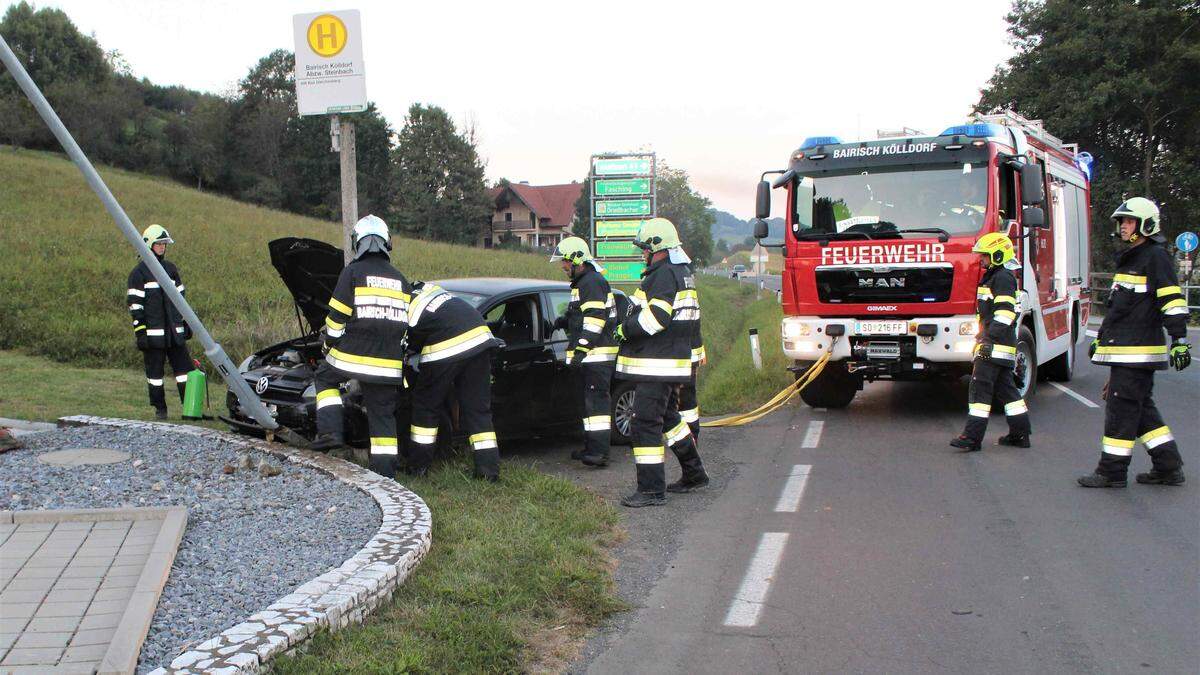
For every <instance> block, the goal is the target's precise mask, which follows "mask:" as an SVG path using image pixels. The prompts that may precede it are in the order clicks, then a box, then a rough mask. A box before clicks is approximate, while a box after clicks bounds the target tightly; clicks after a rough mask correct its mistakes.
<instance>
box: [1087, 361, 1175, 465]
mask: <svg viewBox="0 0 1200 675" xmlns="http://www.w3.org/2000/svg"><path fill="white" fill-rule="evenodd" d="M1153 393H1154V371H1153V370H1148V369H1145V368H1126V367H1123V366H1113V367H1112V368H1111V371H1110V372H1109V375H1108V396H1107V398H1106V399H1105V401H1104V439H1103V441H1102V445H1103V448H1102V449H1101V452H1100V465H1099V466H1098V467H1096V473H1098V474H1100V475H1102V476H1106V477H1108V478H1111V479H1116V480H1125V473H1126V471H1127V470H1128V469H1129V461H1130V460H1131V459H1132V458H1133V446H1134V445H1136V444H1137V443H1138V442H1139V441H1140V442H1141V443H1142V445H1144V446H1146V452H1147V453H1148V454H1149V455H1150V462H1151V464H1152V465H1153V466H1154V470H1155V471H1160V472H1163V473H1169V472H1172V471H1177V470H1179V469H1180V468H1181V467H1182V466H1183V459H1182V458H1181V457H1180V456H1179V447H1178V446H1177V445H1175V437H1174V436H1172V435H1171V429H1170V428H1169V427H1167V425H1166V424H1165V423H1164V422H1163V418H1162V415H1161V414H1160V413H1159V412H1158V407H1157V406H1155V405H1154V398H1153Z"/></svg>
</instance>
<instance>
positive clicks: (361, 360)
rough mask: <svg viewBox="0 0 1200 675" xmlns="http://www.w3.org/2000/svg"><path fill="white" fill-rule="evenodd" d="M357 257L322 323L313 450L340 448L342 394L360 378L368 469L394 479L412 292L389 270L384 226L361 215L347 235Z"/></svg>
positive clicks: (344, 274) (397, 273)
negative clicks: (323, 351) (323, 353)
mask: <svg viewBox="0 0 1200 675" xmlns="http://www.w3.org/2000/svg"><path fill="white" fill-rule="evenodd" d="M351 236H352V238H353V245H354V259H353V260H352V261H351V262H350V264H349V265H347V266H346V267H345V268H344V269H343V270H342V274H341V276H339V277H338V282H337V287H336V288H335V289H334V291H333V296H332V297H330V299H329V316H327V317H326V319H325V326H324V328H323V329H322V330H323V331H324V332H325V346H326V348H327V349H328V352H327V354H326V356H325V362H324V363H322V364H321V365H320V367H318V368H317V373H316V378H315V380H316V382H315V384H316V390H317V432H318V435H317V438H316V440H315V441H314V443H313V449H314V450H329V449H331V448H336V447H339V446H341V445H342V444H343V443H344V442H345V436H344V420H343V404H342V391H343V387H344V385H345V383H346V382H347V381H348V380H351V379H354V380H358V382H359V384H360V385H361V387H362V396H363V405H364V407H365V408H366V410H367V428H368V432H369V433H370V438H371V460H370V467H371V470H372V471H374V472H375V473H378V474H381V475H383V476H387V477H389V478H392V477H394V476H395V473H396V469H397V466H398V463H399V444H398V443H397V439H396V403H397V400H398V398H399V395H400V387H401V386H402V384H403V382H404V376H403V369H404V338H405V333H406V332H407V330H408V308H409V303H410V302H411V301H412V286H411V285H410V284H409V283H408V280H407V279H405V278H404V275H403V274H401V273H400V271H399V270H397V269H396V268H395V267H392V264H391V261H390V260H389V258H388V252H389V251H391V250H392V244H391V235H390V233H389V232H388V227H387V224H386V223H384V222H383V220H382V219H381V218H378V217H377V216H366V217H365V218H362V219H361V220H359V221H358V223H356V224H355V225H354V230H353V232H352V234H351Z"/></svg>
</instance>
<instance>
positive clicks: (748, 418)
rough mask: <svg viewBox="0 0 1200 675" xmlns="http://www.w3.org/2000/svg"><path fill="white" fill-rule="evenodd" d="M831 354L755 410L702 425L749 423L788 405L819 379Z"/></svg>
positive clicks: (824, 356) (820, 359) (723, 425)
mask: <svg viewBox="0 0 1200 675" xmlns="http://www.w3.org/2000/svg"><path fill="white" fill-rule="evenodd" d="M829 356H830V352H825V353H824V354H822V355H821V358H819V359H817V360H816V362H814V363H813V364H812V365H811V366H809V368H808V370H806V371H804V374H803V375H801V376H800V377H798V378H796V381H795V382H793V383H791V384H789V385H788V386H787V387H784V389H783V391H781V392H779V393H778V394H775V396H773V397H772V398H771V400H770V401H767V402H766V403H764V404H762V405H760V406H759V407H757V408H755V409H754V410H751V411H750V412H746V413H742V414H740V415H733V416H731V417H722V418H721V419H716V420H709V421H707V422H701V423H700V426H702V427H739V426H741V425H743V424H749V423H751V422H753V421H755V420H757V419H760V418H762V417H765V416H767V415H769V414H771V413H773V412H775V411H776V410H778V409H779V408H781V407H783V406H784V405H786V404H787V403H788V401H791V400H792V399H793V398H795V397H796V395H797V394H799V393H800V390H801V389H804V388H805V387H807V386H808V385H809V384H810V383H811V382H812V381H813V380H815V379H817V376H819V375H820V374H821V371H822V370H824V369H825V364H826V363H828V362H829Z"/></svg>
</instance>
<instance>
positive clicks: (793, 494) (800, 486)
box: [775, 464, 812, 513]
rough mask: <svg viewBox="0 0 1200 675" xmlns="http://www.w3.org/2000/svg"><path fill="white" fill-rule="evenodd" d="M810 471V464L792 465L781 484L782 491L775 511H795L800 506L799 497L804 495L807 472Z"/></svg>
mask: <svg viewBox="0 0 1200 675" xmlns="http://www.w3.org/2000/svg"><path fill="white" fill-rule="evenodd" d="M811 471H812V465H811V464H797V465H796V466H794V467H792V473H791V475H790V476H788V479H787V482H786V483H784V484H783V492H781V493H780V494H779V501H778V502H777V503H776V504H775V513H795V512H796V510H797V509H799V508H800V498H801V497H803V496H804V486H805V485H806V484H807V483H808V474H809V473H810V472H811Z"/></svg>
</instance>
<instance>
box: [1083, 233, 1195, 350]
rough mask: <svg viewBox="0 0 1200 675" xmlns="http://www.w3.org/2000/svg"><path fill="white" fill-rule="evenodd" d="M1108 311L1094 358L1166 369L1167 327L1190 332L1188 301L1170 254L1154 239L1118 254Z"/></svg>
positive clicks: (1179, 335)
mask: <svg viewBox="0 0 1200 675" xmlns="http://www.w3.org/2000/svg"><path fill="white" fill-rule="evenodd" d="M1107 305H1108V312H1107V313H1106V314H1105V316H1104V323H1102V324H1101V325H1100V331H1099V333H1098V339H1099V344H1098V345H1097V347H1096V353H1095V355H1094V356H1092V362H1093V363H1099V364H1102V365H1106V366H1114V365H1116V366H1128V367H1131V368H1147V369H1151V370H1165V369H1166V367H1167V363H1168V357H1167V343H1166V341H1165V340H1164V339H1163V328H1166V330H1167V332H1168V333H1170V335H1171V337H1172V338H1182V337H1184V336H1185V335H1187V312H1188V310H1187V303H1186V302H1185V301H1184V299H1183V289H1181V288H1180V287H1179V281H1178V280H1177V279H1176V277H1175V270H1174V268H1173V266H1172V265H1171V255H1170V254H1169V253H1167V251H1166V250H1165V249H1163V247H1162V246H1161V245H1160V244H1159V243H1158V242H1156V241H1154V240H1153V239H1150V240H1148V241H1146V243H1144V244H1140V245H1138V246H1133V247H1130V248H1128V249H1126V250H1125V251H1123V252H1122V253H1121V254H1120V256H1119V257H1118V258H1117V273H1116V274H1115V275H1114V276H1113V284H1112V292H1111V293H1110V294H1109V296H1108V303H1107Z"/></svg>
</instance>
